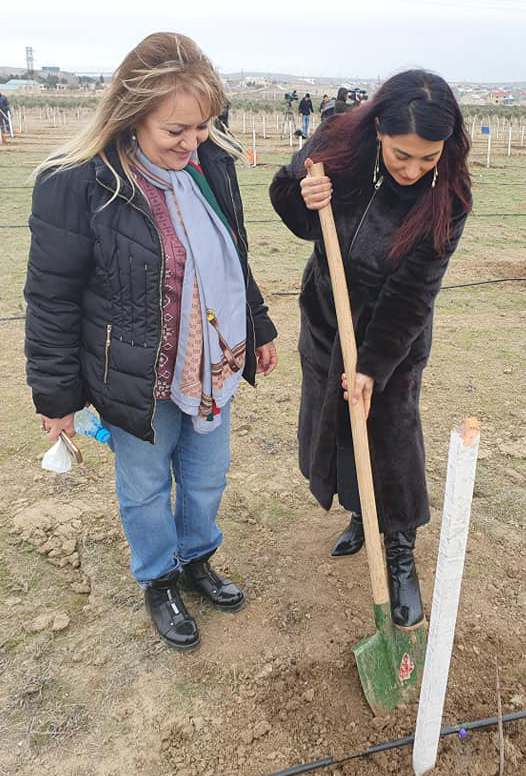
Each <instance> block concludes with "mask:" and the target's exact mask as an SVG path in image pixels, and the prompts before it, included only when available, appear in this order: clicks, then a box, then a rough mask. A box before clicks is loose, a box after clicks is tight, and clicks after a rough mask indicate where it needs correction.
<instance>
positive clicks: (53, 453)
mask: <svg viewBox="0 0 526 776" xmlns="http://www.w3.org/2000/svg"><path fill="white" fill-rule="evenodd" d="M42 468H43V469H47V470H48V471H50V472H55V474H65V472H69V471H70V469H71V456H70V454H69V453H68V450H67V447H66V445H65V444H64V442H63V441H62V439H59V440H58V442H56V443H55V444H54V445H53V447H51V448H50V449H49V450H48V451H47V453H44V457H43V458H42Z"/></svg>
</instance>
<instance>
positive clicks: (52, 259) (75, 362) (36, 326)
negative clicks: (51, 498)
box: [24, 167, 93, 417]
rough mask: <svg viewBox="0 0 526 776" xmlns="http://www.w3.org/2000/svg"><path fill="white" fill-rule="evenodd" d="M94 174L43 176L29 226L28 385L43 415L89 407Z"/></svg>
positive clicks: (59, 414) (75, 172) (73, 172)
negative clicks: (84, 346)
mask: <svg viewBox="0 0 526 776" xmlns="http://www.w3.org/2000/svg"><path fill="white" fill-rule="evenodd" d="M89 184H90V182H89V180H88V173H87V170H86V168H85V167H84V168H83V167H79V168H75V169H73V170H68V171H62V172H60V173H57V174H54V175H49V173H48V174H46V175H45V176H42V175H41V176H39V178H38V180H37V182H36V185H35V188H34V191H33V202H32V209H31V216H30V219H29V226H30V229H31V246H30V252H29V265H28V271H27V279H26V285H25V289H24V295H25V298H26V302H27V312H26V339H25V352H26V358H27V381H28V383H29V385H30V386H31V388H32V391H33V401H34V404H35V407H36V410H37V412H39V413H42V414H43V415H46V416H48V417H63V416H64V415H66V414H68V413H71V412H75V411H76V410H78V409H80V408H81V407H83V406H84V404H85V401H86V396H85V392H84V387H83V384H82V376H81V371H80V361H79V346H80V325H81V298H82V292H83V288H84V286H85V285H86V282H87V279H88V277H89V274H90V271H91V266H92V249H93V238H92V235H91V232H90V216H89V212H90V207H89V188H90V185H89Z"/></svg>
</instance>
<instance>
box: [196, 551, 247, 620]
mask: <svg viewBox="0 0 526 776" xmlns="http://www.w3.org/2000/svg"><path fill="white" fill-rule="evenodd" d="M209 558H210V555H207V556H205V557H204V558H198V559H197V560H193V561H191V562H190V563H187V564H186V565H184V566H183V571H182V574H181V584H182V585H183V587H184V588H186V590H191V591H192V592H194V593H198V594H199V595H201V596H203V598H205V599H206V600H207V601H208V603H209V604H211V605H212V606H213V607H214V609H220V610H221V611H223V612H236V611H237V610H238V609H241V607H242V606H243V604H244V603H245V594H244V593H243V591H242V590H240V589H239V588H238V587H237V586H236V585H235V584H234V583H233V582H231V581H230V580H229V579H222V578H221V577H220V576H219V575H218V574H216V573H215V571H213V570H212V569H211V568H210V563H209V561H208V559H209Z"/></svg>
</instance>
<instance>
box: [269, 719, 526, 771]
mask: <svg viewBox="0 0 526 776" xmlns="http://www.w3.org/2000/svg"><path fill="white" fill-rule="evenodd" d="M525 717H526V710H524V711H514V712H512V713H511V714H503V715H502V722H514V721H515V720H518V719H524V718H525ZM498 721H499V720H498V718H497V717H488V718H487V719H476V720H474V721H473V722H464V723H463V724H461V725H451V726H450V727H443V728H442V729H441V730H440V738H443V737H444V736H451V735H454V734H455V733H459V732H460V731H461V730H464V731H466V730H476V729H477V728H484V727H490V726H491V725H496V724H497V723H498ZM414 740H415V737H414V735H411V736H406V737H405V738H397V739H396V740H395V741H385V742H384V743H383V744H376V745H375V746H369V747H368V748H367V749H364V750H363V751H362V752H355V754H349V755H346V756H345V757H342V759H341V760H334V759H333V758H332V757H325V758H324V759H323V760H314V761H313V762H311V763H304V764H303V765H293V766H292V767H291V768H286V769H285V770H284V771H276V772H274V773H269V774H266V776H295V774H298V773H309V772H310V771H315V770H318V768H327V766H329V765H341V764H342V763H346V762H348V761H349V760H356V759H358V758H359V757H368V756H369V755H370V754H375V753H376V752H385V751H387V750H388V749H398V748H399V747H402V746H408V745H409V744H412V743H413V741H414Z"/></svg>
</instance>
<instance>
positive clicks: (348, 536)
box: [331, 512, 364, 558]
mask: <svg viewBox="0 0 526 776" xmlns="http://www.w3.org/2000/svg"><path fill="white" fill-rule="evenodd" d="M363 542H364V536H363V523H362V517H361V515H358V514H356V512H352V517H351V522H350V523H349V525H348V526H347V528H346V529H345V531H343V533H341V534H340V535H339V536H338V538H337V539H336V544H335V545H334V547H333V548H332V551H331V555H332V557H333V558H337V557H340V556H341V555H354V553H355V552H358V550H361V549H362V547H363Z"/></svg>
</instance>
